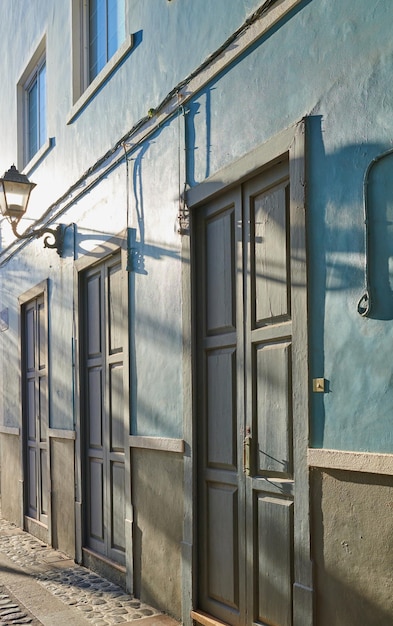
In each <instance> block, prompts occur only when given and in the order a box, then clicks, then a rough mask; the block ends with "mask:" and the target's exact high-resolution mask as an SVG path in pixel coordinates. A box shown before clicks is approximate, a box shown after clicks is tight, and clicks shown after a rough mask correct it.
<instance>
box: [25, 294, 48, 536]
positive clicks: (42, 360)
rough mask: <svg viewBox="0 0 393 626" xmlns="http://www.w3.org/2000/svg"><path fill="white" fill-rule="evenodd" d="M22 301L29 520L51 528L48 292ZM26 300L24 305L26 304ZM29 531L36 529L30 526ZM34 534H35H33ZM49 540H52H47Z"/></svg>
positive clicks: (26, 507)
mask: <svg viewBox="0 0 393 626" xmlns="http://www.w3.org/2000/svg"><path fill="white" fill-rule="evenodd" d="M37 290H38V291H39V293H38V294H37V295H35V296H34V297H32V298H31V299H28V300H27V301H25V300H26V299H27V298H28V296H26V297H24V298H23V299H20V301H21V331H22V412H23V447H24V467H25V477H26V480H25V516H26V517H27V519H26V518H25V520H26V523H27V524H28V519H29V518H30V519H31V520H34V521H35V522H39V523H40V524H42V525H43V526H44V527H46V529H47V527H48V518H49V508H50V501H49V444H48V425H49V419H48V413H49V399H48V324H47V306H46V292H45V291H44V289H42V291H41V288H40V286H38V287H37V288H36V289H35V291H37ZM22 300H23V303H22ZM29 530H30V531H31V530H32V529H31V528H30V526H29ZM33 532H34V531H33ZM46 540H48V538H47V537H46Z"/></svg>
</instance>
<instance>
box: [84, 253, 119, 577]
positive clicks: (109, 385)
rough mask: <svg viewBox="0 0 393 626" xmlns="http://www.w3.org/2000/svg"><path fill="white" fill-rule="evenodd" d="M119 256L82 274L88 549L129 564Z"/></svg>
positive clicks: (85, 532)
mask: <svg viewBox="0 0 393 626" xmlns="http://www.w3.org/2000/svg"><path fill="white" fill-rule="evenodd" d="M125 285H126V282H125V281H124V276H123V270H122V264H121V255H120V253H118V254H114V255H112V256H110V257H109V258H107V259H105V260H104V261H102V262H100V263H98V264H95V265H94V266H92V267H89V268H88V269H86V270H85V271H83V272H81V276H80V311H81V315H80V355H81V368H80V371H81V435H82V437H83V450H82V472H83V481H82V482H83V491H84V493H83V502H84V546H85V547H86V548H87V549H89V550H90V551H92V552H93V553H95V554H96V555H98V556H99V557H103V558H104V559H109V560H110V561H112V562H115V563H118V564H119V565H122V566H123V565H124V564H125V544H126V538H125V489H126V484H125V482H126V481H125V442H126V433H127V432H128V430H127V427H126V424H125V410H124V380H123V378H124V367H125V353H126V346H127V333H126V331H125V328H126V327H127V315H126V308H124V297H123V292H124V293H125V294H127V289H126V287H125Z"/></svg>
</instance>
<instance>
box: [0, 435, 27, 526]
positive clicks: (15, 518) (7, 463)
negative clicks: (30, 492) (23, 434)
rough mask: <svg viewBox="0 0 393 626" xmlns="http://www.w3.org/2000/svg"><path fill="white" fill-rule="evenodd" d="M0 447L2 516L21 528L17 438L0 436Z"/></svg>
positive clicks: (20, 485) (21, 508)
mask: <svg viewBox="0 0 393 626" xmlns="http://www.w3.org/2000/svg"><path fill="white" fill-rule="evenodd" d="M0 445H1V464H2V472H1V509H2V515H3V517H4V518H5V519H7V520H9V521H10V522H13V523H14V524H16V525H17V526H22V520H23V517H22V514H23V483H22V479H21V477H22V469H21V466H20V460H21V455H20V440H19V436H15V435H6V434H1V435H0Z"/></svg>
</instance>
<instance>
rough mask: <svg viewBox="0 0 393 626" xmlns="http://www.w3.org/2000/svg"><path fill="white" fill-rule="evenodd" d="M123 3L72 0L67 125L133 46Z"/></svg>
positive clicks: (105, 0) (123, 0) (107, 0)
mask: <svg viewBox="0 0 393 626" xmlns="http://www.w3.org/2000/svg"><path fill="white" fill-rule="evenodd" d="M127 24H128V11H127V3H126V0H72V69H73V72H72V90H73V92H72V93H73V107H72V110H71V111H70V114H69V116H68V119H67V123H70V122H71V121H72V120H73V119H74V117H75V116H76V115H77V114H78V113H79V112H80V109H81V108H82V107H84V106H85V104H86V103H87V102H88V101H89V100H90V99H91V98H92V96H93V95H94V94H95V93H96V92H97V91H98V89H99V88H100V87H101V86H102V85H103V83H104V82H105V81H106V80H107V79H108V78H109V76H110V75H111V73H113V71H114V70H115V69H116V67H117V66H118V65H119V63H121V61H122V60H123V59H124V57H125V55H126V54H127V53H128V52H129V51H130V50H131V48H132V46H133V37H132V35H131V34H129V32H128V28H127Z"/></svg>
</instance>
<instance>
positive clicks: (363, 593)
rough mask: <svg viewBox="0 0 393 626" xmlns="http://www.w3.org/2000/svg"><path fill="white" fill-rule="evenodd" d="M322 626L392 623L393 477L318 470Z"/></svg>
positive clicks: (316, 535)
mask: <svg viewBox="0 0 393 626" xmlns="http://www.w3.org/2000/svg"><path fill="white" fill-rule="evenodd" d="M311 486H312V545H313V559H314V561H315V589H316V593H315V596H316V619H315V623H316V624H318V626H332V624H334V626H359V624H361V625H362V626H391V624H392V620H393V595H392V586H393V574H392V572H393V477H392V476H380V475H372V474H365V473H352V472H347V471H341V470H319V469H318V470H316V469H314V470H313V471H312V482H311Z"/></svg>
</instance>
